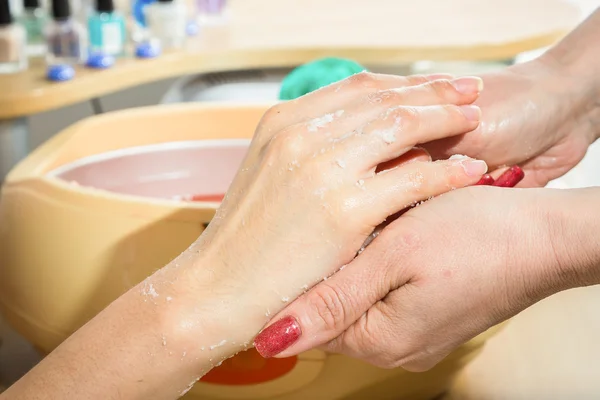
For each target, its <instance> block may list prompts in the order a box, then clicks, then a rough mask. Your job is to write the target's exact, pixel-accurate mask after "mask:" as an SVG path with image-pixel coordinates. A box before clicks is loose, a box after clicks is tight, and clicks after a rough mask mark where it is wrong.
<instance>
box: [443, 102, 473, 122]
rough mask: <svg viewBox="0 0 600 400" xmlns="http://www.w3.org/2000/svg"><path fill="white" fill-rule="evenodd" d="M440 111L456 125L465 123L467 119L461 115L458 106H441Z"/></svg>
mask: <svg viewBox="0 0 600 400" xmlns="http://www.w3.org/2000/svg"><path fill="white" fill-rule="evenodd" d="M442 110H443V112H444V113H445V114H446V116H447V117H448V118H449V119H451V120H453V121H456V122H457V123H465V122H467V117H466V116H465V114H463V112H462V111H461V110H460V108H459V107H458V106H455V105H453V104H445V105H443V106H442Z"/></svg>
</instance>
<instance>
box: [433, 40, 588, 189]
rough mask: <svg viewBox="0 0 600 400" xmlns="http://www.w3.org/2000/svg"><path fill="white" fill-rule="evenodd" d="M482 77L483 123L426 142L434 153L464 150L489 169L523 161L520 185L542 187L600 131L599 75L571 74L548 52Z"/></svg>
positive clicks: (576, 159)
mask: <svg viewBox="0 0 600 400" xmlns="http://www.w3.org/2000/svg"><path fill="white" fill-rule="evenodd" d="M590 49H592V46H591V45H590ZM482 78H483V81H484V83H485V89H484V90H483V92H482V94H481V96H480V98H479V99H478V100H477V102H476V104H478V105H479V106H480V107H481V109H482V113H483V118H482V121H481V124H480V125H479V127H478V129H476V130H475V131H473V132H470V133H468V134H466V135H463V136H458V137H455V138H450V139H444V140H441V141H438V142H435V143H432V144H430V145H428V146H426V148H427V149H428V150H429V151H430V152H431V154H432V155H433V156H434V158H436V157H441V158H446V157H447V156H448V155H451V154H456V153H460V154H466V155H468V156H471V157H477V158H480V159H483V160H485V161H486V162H487V163H488V165H489V166H490V170H494V169H495V168H498V167H501V166H504V165H513V164H519V165H521V166H522V167H523V169H524V171H525V179H524V180H523V182H521V184H520V185H519V186H529V187H531V186H544V185H546V183H548V182H549V181H550V180H552V179H555V178H558V177H560V176H561V175H563V174H565V173H566V172H568V171H569V170H570V169H571V168H573V167H574V166H575V165H576V164H577V163H578V162H579V161H580V160H581V159H582V158H583V156H584V155H585V152H586V150H587V148H588V146H589V145H590V144H591V143H592V142H593V141H594V140H595V139H596V138H597V137H598V133H600V129H598V127H597V126H598V125H597V124H598V121H599V120H600V105H599V104H600V103H598V100H597V99H598V97H597V96H598V88H597V87H596V86H597V85H596V86H594V81H598V79H597V78H595V79H594V78H592V79H590V78H588V77H586V76H584V75H582V74H570V73H569V72H568V71H566V70H565V68H564V65H563V64H559V63H557V62H554V61H551V60H549V58H548V56H547V57H543V58H540V59H537V60H534V61H532V62H528V63H525V64H518V65H514V66H511V67H508V68H506V69H504V70H502V71H499V72H495V73H490V74H486V75H482Z"/></svg>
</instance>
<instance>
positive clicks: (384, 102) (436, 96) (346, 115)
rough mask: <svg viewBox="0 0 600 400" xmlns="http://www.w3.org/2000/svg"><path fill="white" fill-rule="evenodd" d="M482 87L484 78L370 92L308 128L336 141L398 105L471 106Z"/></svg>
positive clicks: (318, 119) (316, 120) (445, 81)
mask: <svg viewBox="0 0 600 400" xmlns="http://www.w3.org/2000/svg"><path fill="white" fill-rule="evenodd" d="M482 87H483V81H482V80H481V78H477V77H463V78H459V79H456V80H454V81H449V80H437V81H432V82H426V83H423V84H420V85H414V86H405V87H401V88H393V89H388V90H381V91H377V92H370V93H367V94H365V95H363V96H359V97H358V99H357V100H356V101H354V102H353V103H352V104H350V105H348V106H347V107H345V108H339V109H338V110H336V111H335V112H333V113H330V114H326V115H324V116H320V117H318V118H315V119H312V120H309V121H307V122H306V125H307V129H308V130H309V131H314V132H316V131H324V132H325V131H326V132H327V133H329V134H330V135H331V136H332V137H333V138H339V137H343V136H345V135H347V134H348V132H352V131H354V130H356V129H357V128H358V127H360V126H362V125H364V124H367V123H369V122H370V121H372V120H374V119H377V118H379V117H381V115H382V114H384V115H385V113H386V112H387V111H388V110H390V109H392V108H394V107H397V106H430V105H439V104H455V105H465V104H471V103H473V102H474V101H475V100H476V99H477V97H478V96H479V93H480V92H481V89H482ZM333 121H335V122H333Z"/></svg>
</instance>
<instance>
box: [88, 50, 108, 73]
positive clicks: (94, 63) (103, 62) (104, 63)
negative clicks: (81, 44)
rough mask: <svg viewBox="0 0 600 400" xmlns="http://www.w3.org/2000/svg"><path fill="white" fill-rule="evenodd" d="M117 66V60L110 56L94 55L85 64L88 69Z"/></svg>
mask: <svg viewBox="0 0 600 400" xmlns="http://www.w3.org/2000/svg"><path fill="white" fill-rule="evenodd" d="M114 64H115V58H114V57H113V56H111V55H109V54H104V53H92V54H90V56H89V58H88V59H87V63H86V64H85V65H86V67H88V68H94V69H106V68H110V67H112V66H113V65H114Z"/></svg>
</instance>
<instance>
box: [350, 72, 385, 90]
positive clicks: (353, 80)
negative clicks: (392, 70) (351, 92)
mask: <svg viewBox="0 0 600 400" xmlns="http://www.w3.org/2000/svg"><path fill="white" fill-rule="evenodd" d="M347 79H348V82H350V84H351V85H352V86H357V87H373V86H375V85H376V84H377V82H379V78H378V75H377V74H374V73H372V72H367V71H362V72H359V73H357V74H354V75H352V76H350V77H349V78H347Z"/></svg>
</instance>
